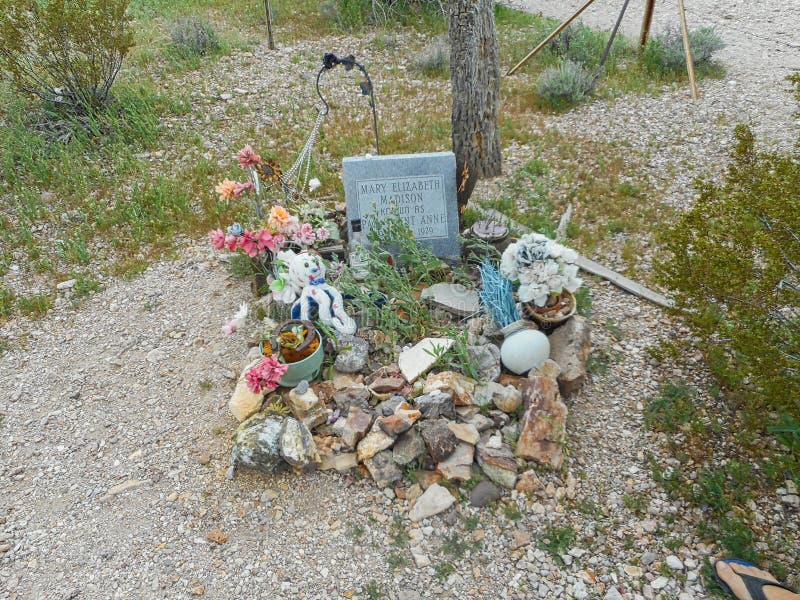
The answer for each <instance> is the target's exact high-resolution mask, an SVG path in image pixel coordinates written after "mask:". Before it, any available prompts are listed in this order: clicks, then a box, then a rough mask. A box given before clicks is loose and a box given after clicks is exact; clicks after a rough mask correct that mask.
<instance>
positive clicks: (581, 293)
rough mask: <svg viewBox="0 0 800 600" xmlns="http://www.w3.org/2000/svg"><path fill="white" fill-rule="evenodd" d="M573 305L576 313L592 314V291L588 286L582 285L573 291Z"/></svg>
mask: <svg viewBox="0 0 800 600" xmlns="http://www.w3.org/2000/svg"><path fill="white" fill-rule="evenodd" d="M575 305H576V310H577V311H578V313H580V314H582V315H584V316H589V315H591V314H592V292H591V290H590V289H589V287H588V286H586V285H583V286H581V287H579V288H578V289H577V291H576V292H575Z"/></svg>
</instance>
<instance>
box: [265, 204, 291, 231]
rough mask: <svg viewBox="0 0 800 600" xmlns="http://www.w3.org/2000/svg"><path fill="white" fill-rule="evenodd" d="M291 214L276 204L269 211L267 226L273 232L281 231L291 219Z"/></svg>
mask: <svg viewBox="0 0 800 600" xmlns="http://www.w3.org/2000/svg"><path fill="white" fill-rule="evenodd" d="M291 216H292V215H291V214H289V211H288V210H286V209H285V208H284V207H282V206H280V205H278V204H276V205H275V206H273V207H272V208H271V209H270V211H269V218H268V219H267V225H268V226H269V227H270V228H271V229H273V230H274V231H283V228H284V226H285V225H286V223H287V221H288V220H289V219H290V218H291Z"/></svg>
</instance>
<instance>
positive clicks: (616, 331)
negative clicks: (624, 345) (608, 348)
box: [606, 317, 624, 341]
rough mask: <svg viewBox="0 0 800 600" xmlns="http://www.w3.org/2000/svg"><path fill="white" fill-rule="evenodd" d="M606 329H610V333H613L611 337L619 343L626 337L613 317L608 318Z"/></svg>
mask: <svg viewBox="0 0 800 600" xmlns="http://www.w3.org/2000/svg"><path fill="white" fill-rule="evenodd" d="M606 329H608V331H609V333H611V335H613V336H614V339H615V340H617V341H619V340H621V339H622V338H623V337H624V336H623V334H622V328H621V327H620V326H619V323H617V322H616V320H614V318H613V317H608V318H606Z"/></svg>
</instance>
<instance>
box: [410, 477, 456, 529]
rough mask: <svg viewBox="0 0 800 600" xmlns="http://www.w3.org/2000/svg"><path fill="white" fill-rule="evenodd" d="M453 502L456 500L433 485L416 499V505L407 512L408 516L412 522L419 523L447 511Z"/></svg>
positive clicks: (444, 489)
mask: <svg viewBox="0 0 800 600" xmlns="http://www.w3.org/2000/svg"><path fill="white" fill-rule="evenodd" d="M455 501H456V499H455V498H453V496H452V494H451V493H450V492H448V491H447V489H446V488H443V487H442V486H441V485H439V484H438V483H434V484H433V485H431V486H430V487H429V488H428V489H427V490H425V493H424V494H422V496H420V497H419V498H418V499H417V503H416V504H415V505H414V507H413V508H412V509H411V510H410V511H409V513H408V516H409V518H410V519H411V520H412V521H421V520H422V519H424V518H426V517H431V516H433V515H438V514H439V513H440V512H442V511H445V510H447V509H448V508H450V507H451V506H452V505H453V503H454V502H455Z"/></svg>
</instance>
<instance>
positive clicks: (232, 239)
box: [225, 233, 239, 252]
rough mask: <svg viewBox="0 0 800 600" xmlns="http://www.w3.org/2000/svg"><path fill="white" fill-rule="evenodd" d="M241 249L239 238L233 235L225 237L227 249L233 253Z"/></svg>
mask: <svg viewBox="0 0 800 600" xmlns="http://www.w3.org/2000/svg"><path fill="white" fill-rule="evenodd" d="M238 247H239V237H237V236H235V235H233V234H230V233H228V234H226V235H225V248H227V249H228V250H230V251H231V252H233V251H234V250H236V248H238Z"/></svg>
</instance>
